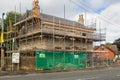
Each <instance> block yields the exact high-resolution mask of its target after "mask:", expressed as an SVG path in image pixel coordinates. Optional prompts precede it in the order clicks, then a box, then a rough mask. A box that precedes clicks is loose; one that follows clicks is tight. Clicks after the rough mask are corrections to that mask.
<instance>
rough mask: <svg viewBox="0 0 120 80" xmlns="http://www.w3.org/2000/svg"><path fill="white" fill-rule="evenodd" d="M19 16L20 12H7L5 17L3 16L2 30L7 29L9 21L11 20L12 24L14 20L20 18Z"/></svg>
mask: <svg viewBox="0 0 120 80" xmlns="http://www.w3.org/2000/svg"><path fill="white" fill-rule="evenodd" d="M20 17H21V14H20V13H18V12H13V11H10V12H7V13H6V18H5V27H4V30H5V31H7V27H8V26H9V22H10V21H11V22H12V24H14V23H15V21H18V20H19V19H20Z"/></svg>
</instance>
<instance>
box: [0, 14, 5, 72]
mask: <svg viewBox="0 0 120 80" xmlns="http://www.w3.org/2000/svg"><path fill="white" fill-rule="evenodd" d="M4 15H5V13H3V14H2V25H1V27H2V31H1V71H4V69H5V68H4Z"/></svg>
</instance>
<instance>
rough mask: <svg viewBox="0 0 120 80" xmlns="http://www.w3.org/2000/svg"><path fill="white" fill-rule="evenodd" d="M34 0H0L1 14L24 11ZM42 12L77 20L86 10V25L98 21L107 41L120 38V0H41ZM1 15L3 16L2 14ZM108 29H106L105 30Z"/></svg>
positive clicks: (29, 7) (30, 6)
mask: <svg viewBox="0 0 120 80" xmlns="http://www.w3.org/2000/svg"><path fill="white" fill-rule="evenodd" d="M32 1H33V0H0V15H2V13H3V12H5V13H6V12H9V11H14V10H15V6H16V11H17V12H20V4H21V9H22V10H21V12H22V13H24V12H25V10H27V9H31V8H32ZM39 1H40V3H39V5H40V8H41V12H42V13H46V14H50V15H54V16H58V17H64V5H65V14H66V15H65V17H66V19H70V20H76V21H77V18H78V15H79V14H82V13H85V12H86V25H90V24H91V23H92V22H95V21H96V22H97V29H99V26H98V25H100V27H101V29H102V30H103V32H106V41H107V42H113V41H114V40H115V39H117V38H120V0H39ZM0 17H1V16H0ZM104 29H106V30H104Z"/></svg>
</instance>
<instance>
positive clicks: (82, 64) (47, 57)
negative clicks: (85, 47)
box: [36, 51, 87, 69]
mask: <svg viewBox="0 0 120 80" xmlns="http://www.w3.org/2000/svg"><path fill="white" fill-rule="evenodd" d="M86 59H87V55H86V53H78V52H46V51H36V68H37V69H54V68H59V67H62V68H86Z"/></svg>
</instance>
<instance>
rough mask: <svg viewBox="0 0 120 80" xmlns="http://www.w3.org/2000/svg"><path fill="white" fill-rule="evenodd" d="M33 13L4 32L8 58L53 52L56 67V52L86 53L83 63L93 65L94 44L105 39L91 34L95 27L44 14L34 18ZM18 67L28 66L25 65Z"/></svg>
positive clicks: (30, 12)
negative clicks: (15, 54)
mask: <svg viewBox="0 0 120 80" xmlns="http://www.w3.org/2000/svg"><path fill="white" fill-rule="evenodd" d="M37 8H38V9H39V7H37ZM32 12H33V11H32V10H30V11H27V12H26V14H25V15H24V16H23V17H22V18H21V20H19V21H18V22H16V23H15V24H14V29H15V30H14V31H12V32H11V31H10V32H9V31H8V32H7V35H8V37H9V38H8V39H7V40H5V44H6V48H7V52H6V54H7V56H8V57H9V56H11V55H12V53H14V52H19V53H20V56H21V58H25V59H27V58H28V57H29V58H31V57H32V59H34V60H35V58H36V57H35V56H36V51H37V52H41V51H46V52H53V54H52V55H53V56H52V58H53V64H55V63H54V62H55V54H56V52H63V53H64V54H63V55H64V57H65V56H66V53H67V52H70V53H71V54H73V55H76V54H77V55H78V53H82V52H83V53H86V54H88V55H87V61H86V63H85V64H88V63H92V62H93V58H91V57H92V54H91V53H93V42H94V41H101V40H104V37H101V36H99V35H94V32H95V28H89V27H87V26H84V25H83V24H80V23H78V22H75V21H71V20H67V19H64V18H59V17H55V16H51V15H47V14H43V13H39V14H37V17H36V16H35V15H34V14H33V13H32ZM38 15H39V16H38ZM77 52H78V53H77ZM57 54H59V53H57ZM91 59H92V60H91ZM34 60H33V61H34ZM90 61H91V62H90ZM64 62H65V59H64ZM21 64H23V65H24V66H25V65H26V66H27V64H25V63H21ZM33 64H35V62H34V63H33ZM92 64H93V63H92ZM87 66H88V65H87ZM29 67H31V65H30V66H29ZM34 68H35V65H34Z"/></svg>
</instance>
